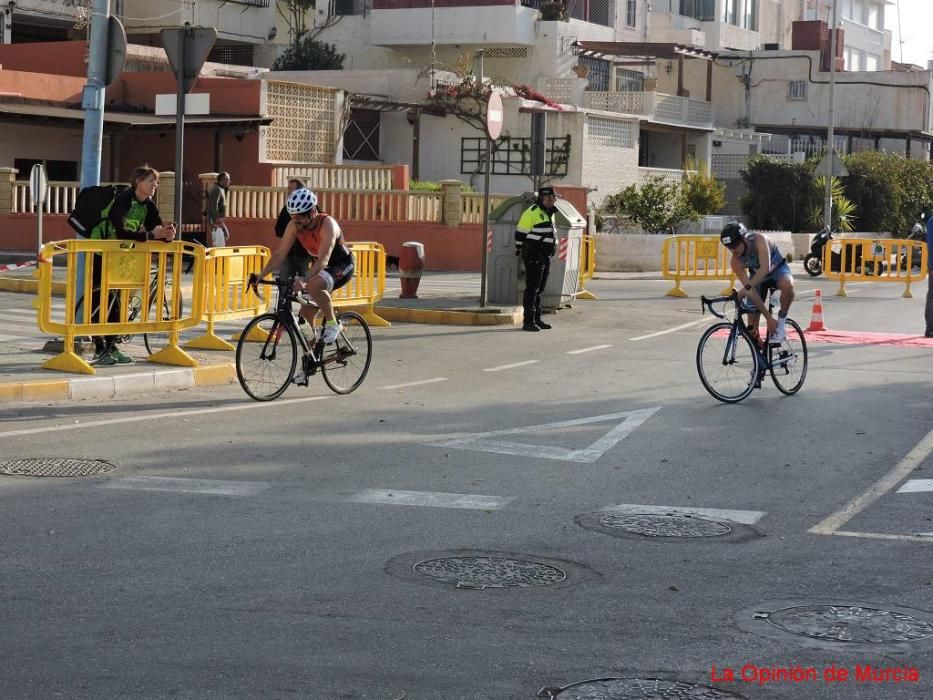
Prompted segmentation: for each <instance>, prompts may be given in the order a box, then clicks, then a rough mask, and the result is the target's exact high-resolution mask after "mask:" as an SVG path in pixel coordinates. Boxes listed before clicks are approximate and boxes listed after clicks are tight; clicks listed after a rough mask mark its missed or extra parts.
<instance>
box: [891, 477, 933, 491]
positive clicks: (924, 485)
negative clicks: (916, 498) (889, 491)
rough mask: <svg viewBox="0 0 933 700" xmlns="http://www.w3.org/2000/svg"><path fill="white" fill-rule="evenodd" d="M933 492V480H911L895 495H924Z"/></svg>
mask: <svg viewBox="0 0 933 700" xmlns="http://www.w3.org/2000/svg"><path fill="white" fill-rule="evenodd" d="M927 491H933V479H911V480H910V481H908V482H907V483H905V484H904V485H903V486H901V487H900V488H899V489H898V490H897V491H896V492H895V493H925V492H927Z"/></svg>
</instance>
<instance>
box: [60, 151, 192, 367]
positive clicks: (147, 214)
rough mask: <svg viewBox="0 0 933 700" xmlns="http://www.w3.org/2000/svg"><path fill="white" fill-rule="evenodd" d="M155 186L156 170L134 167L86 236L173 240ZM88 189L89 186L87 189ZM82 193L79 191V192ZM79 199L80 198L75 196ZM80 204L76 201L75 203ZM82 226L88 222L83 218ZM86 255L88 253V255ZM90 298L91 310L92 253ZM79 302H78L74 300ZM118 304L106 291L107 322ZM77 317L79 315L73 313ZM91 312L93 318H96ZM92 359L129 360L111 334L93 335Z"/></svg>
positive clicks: (96, 297) (96, 265) (97, 261)
mask: <svg viewBox="0 0 933 700" xmlns="http://www.w3.org/2000/svg"><path fill="white" fill-rule="evenodd" d="M158 186H159V172H158V171H157V170H156V169H155V168H153V167H151V166H149V165H142V166H140V167H138V168H136V169H135V170H134V171H133V173H132V175H131V176H130V186H129V187H126V188H124V189H122V190H119V191H118V192H117V194H116V196H115V197H114V198H113V199H112V200H111V202H110V203H109V204H108V205H107V206H106V207H104V209H103V210H102V211H101V212H100V220H99V221H98V223H96V224H95V225H93V226H91V227H90V236H89V237H90V238H91V239H92V240H93V239H97V240H113V239H119V240H129V241H165V242H166V243H169V242H171V241H173V240H174V239H175V224H174V223H169V224H165V225H164V224H163V223H162V217H160V216H159V210H158V208H157V207H156V204H155V202H154V201H153V197H154V196H155V193H156V189H157V188H158ZM88 189H91V188H88ZM82 194H83V192H82ZM79 200H80V197H79ZM77 204H78V205H80V201H79V202H78V203H77ZM77 214H78V207H77V206H76V209H75V212H73V213H72V218H75V217H76V215H77ZM84 223H85V227H87V224H88V223H89V222H88V221H87V220H86V219H85V222H84ZM88 257H89V258H90V256H88ZM92 267H93V269H92V272H91V275H92V280H93V282H92V289H93V292H92V297H91V309H92V312H91V313H92V314H93V313H94V311H93V310H94V309H97V308H98V306H99V304H100V284H101V273H102V270H101V258H100V256H99V255H94V256H93V263H92ZM78 303H79V304H80V303H81V302H80V301H79V302H78ZM119 307H120V304H119V300H118V298H117V293H116V292H111V293H110V298H109V299H108V309H109V311H108V313H107V321H108V322H111V323H116V322H119V320H120V308H119ZM77 317H78V318H79V319H80V318H81V316H80V314H79V315H78V316H77ZM97 320H98V319H97V317H96V315H95V317H94V321H97ZM93 340H94V349H95V353H94V362H95V363H96V364H98V365H105V366H106V365H116V364H121V365H122V364H129V363H131V362H133V359H132V358H131V357H129V356H127V355H125V354H124V353H122V352H121V351H120V350H119V349H118V348H117V346H116V342H115V338H114V337H113V336H95V337H94V338H93Z"/></svg>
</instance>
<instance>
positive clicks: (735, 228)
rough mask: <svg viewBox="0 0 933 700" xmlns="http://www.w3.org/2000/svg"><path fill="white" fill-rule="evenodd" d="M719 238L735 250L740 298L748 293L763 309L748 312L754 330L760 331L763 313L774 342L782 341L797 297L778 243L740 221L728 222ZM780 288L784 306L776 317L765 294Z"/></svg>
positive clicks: (734, 266) (754, 331) (733, 251)
mask: <svg viewBox="0 0 933 700" xmlns="http://www.w3.org/2000/svg"><path fill="white" fill-rule="evenodd" d="M719 240H720V241H722V244H723V245H724V246H726V248H728V249H729V250H730V251H731V252H732V261H731V264H732V271H733V272H734V273H735V276H736V277H738V279H739V282H741V283H742V288H741V289H740V290H739V301H740V302H741V301H743V300H744V299H745V298H746V297H747V298H748V301H749V302H751V303H752V304H754V306H755V308H756V309H758V311H759V312H760V313H751V314H749V316H748V325H749V327H750V328H751V330H752V332H753V333H754V334H756V335H757V333H758V320H759V317H760V314H764V316H765V321H766V322H767V324H768V334H769V335H770V336H771V342H772V343H782V342H784V339H785V337H786V333H785V330H784V323H785V321H786V320H787V312H788V310H789V309H790V305H791V304H792V303H793V301H794V278H793V276H792V275H791V273H790V267H788V265H787V262H786V261H785V260H784V256H783V255H782V254H781V251H780V250H778V247H777V244H776V243H774V241H772V240H771V239H770V238H768V237H767V236H766V235H765V234H763V233H754V232H752V231H749V230H747V229H746V228H745V226H744V225H742V224H740V223H739V222H737V221H730V222H729V223H728V224H726V225H725V226H724V227H723V229H722V233H720V234H719ZM774 289H777V290H780V292H781V309H780V311H779V312H778V317H777V319H775V318H774V317H773V316H772V315H771V314H770V313H768V307H767V306H765V302H764V298H765V295H766V294H767V293H768V291H769V290H774Z"/></svg>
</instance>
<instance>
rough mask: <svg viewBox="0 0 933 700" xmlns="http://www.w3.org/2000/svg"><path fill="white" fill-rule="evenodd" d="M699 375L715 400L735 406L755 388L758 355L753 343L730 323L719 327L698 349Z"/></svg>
mask: <svg viewBox="0 0 933 700" xmlns="http://www.w3.org/2000/svg"><path fill="white" fill-rule="evenodd" d="M697 373H698V374H699V375H700V381H701V382H703V386H704V387H705V388H706V390H707V391H708V392H709V393H710V394H711V395H712V396H713V397H714V398H716V399H718V400H720V401H722V402H724V403H736V402H738V401H741V400H742V399H744V398H745V397H747V396H748V395H749V394H751V393H752V391H753V390H754V388H755V380H756V379H757V377H758V353H757V351H756V350H755V347H754V346H753V345H752V341H751V339H750V338H749V337H748V336H747V335H745V334H744V333H740V332H739V331H738V330H736V329H735V328H734V327H733V325H732V324H731V323H716V324H713V325H712V326H710V327H709V328H707V329H706V332H705V333H704V334H703V335H702V337H701V338H700V343H699V345H697Z"/></svg>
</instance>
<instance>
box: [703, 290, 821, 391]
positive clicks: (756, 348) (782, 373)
mask: <svg viewBox="0 0 933 700" xmlns="http://www.w3.org/2000/svg"><path fill="white" fill-rule="evenodd" d="M700 301H701V304H702V307H701V308H702V309H703V312H704V313H705V311H706V309H709V311H710V313H711V314H713V315H714V316H717V317H719V318H721V319H724V320H723V322H721V323H714V324H713V325H712V326H710V327H709V328H707V329H706V331H705V332H704V333H703V335H702V337H701V338H700V343H699V345H697V372H698V373H699V375H700V381H701V382H703V386H704V387H705V388H706V390H707V391H708V392H709V393H710V394H712V396H713V397H714V398H716V399H719V400H720V401H723V402H725V403H737V402H739V401H741V400H743V399H745V398H747V397H748V395H749V394H751V393H752V391H754V390H755V389H760V388H761V383H762V381H763V380H764V377H765V373H766V372H770V373H771V379H772V380H773V381H774V385H775V386H776V387H777V389H778V391H780V392H781V393H782V394H787V395H788V396H789V395H792V394H796V393H797V392H798V391H800V387H802V386H803V382H804V380H805V379H806V377H807V341H806V340H805V339H804V337H803V331H802V330H801V329H800V326H799V325H797V322H796V321H794V320H793V319H790V318H788V319H786V321H785V325H784V328H785V330H786V334H787V337H786V338H785V340H784V341H783V342H782V343H775V344H772V343H771V342H770V340H771V338H770V335H768V336H766V337H765V339H764V341H763V342H760V341H759V340H758V338H757V337H756V335H755V334H753V333H752V331H751V330H749V328H748V326H747V324H746V323H745V321H744V320H743V317H744V316H745V315H746V314H749V313H756V312H757V309H755V308H754V307H747V306H745V305H744V304H742V303H740V302H739V298H738V293H737V292H736V291H735V290H733V291H732V294H730V295H729V296H720V297H713V298H711V299H707V298H706V297H700ZM719 303H722V304H724V308H723V311H722V312H721V313H720V312H719V311H717V310H716V309H715V308H713V305H714V304H719ZM730 303H731V304H734V305H735V317H734V318H733V319H732V320H731V321H730V320H729V319H727V318H726V313H725V311H726V309H725V305H726V304H730ZM767 303H768V311H769V312H771V311H773V309H774V302H773V300H772V299H771V295H770V294H769V295H768V300H767ZM756 330H757V329H756Z"/></svg>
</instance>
